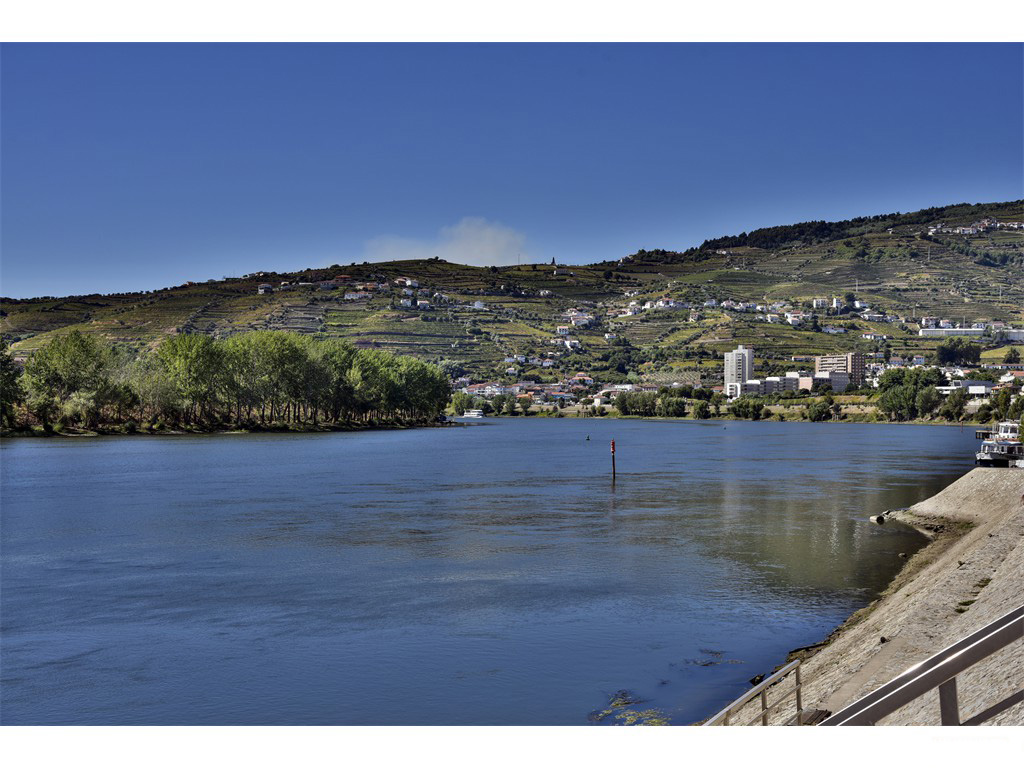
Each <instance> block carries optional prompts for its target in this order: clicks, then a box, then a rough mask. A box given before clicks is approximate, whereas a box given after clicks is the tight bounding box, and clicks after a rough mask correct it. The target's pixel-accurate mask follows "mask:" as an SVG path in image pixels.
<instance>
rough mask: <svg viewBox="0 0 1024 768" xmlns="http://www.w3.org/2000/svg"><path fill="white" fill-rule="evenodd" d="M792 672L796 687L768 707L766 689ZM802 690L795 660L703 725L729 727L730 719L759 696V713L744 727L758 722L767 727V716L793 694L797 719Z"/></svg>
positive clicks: (801, 706)
mask: <svg viewBox="0 0 1024 768" xmlns="http://www.w3.org/2000/svg"><path fill="white" fill-rule="evenodd" d="M794 670H796V687H795V688H794V689H793V690H791V691H788V692H787V693H786V694H784V696H783V698H781V699H779V700H778V701H776V702H775V703H774V704H772V705H771V706H768V689H769V688H770V687H771V686H773V685H774V684H775V683H777V682H778V681H779V680H781V679H782V678H784V677H785V676H786V675H788V674H789V673H790V672H792V671H794ZM802 689H803V685H802V684H801V682H800V660H799V659H797V660H796V661H791V662H790V663H789V664H787V665H786V666H784V667H783V668H782V669H780V670H779V671H778V672H775V673H774V674H772V675H770V676H769V677H766V678H765V679H764V680H762V681H761V682H760V683H758V684H757V685H755V686H754V687H753V688H751V689H750V690H749V691H747V692H746V693H745V694H743V695H742V696H740V697H739V698H738V699H736V700H735V701H734V702H732V703H731V704H729V706H727V707H726V708H725V709H723V710H721V711H720V712H719V713H718V714H716V715H714V716H713V717H711V718H710V719H708V720H707V722H705V723H704V725H730V724H731V723H730V722H729V721H730V719H732V716H733V715H734V714H736V712H737V711H738V710H740V709H741V708H743V707H744V706H746V704H748V703H749V702H751V701H753V699H754V697H756V696H758V695H760V696H761V711H760V712H759V713H758V715H757V716H756V717H755V718H754V719H753V720H751V721H750V722H749V723H745V725H753V724H754V723H756V722H757V721H758V720H760V721H761V724H762V725H768V715H769V714H771V712H772V711H773V710H775V709H776V708H777V707H778V706H779V705H780V704H781V703H782V702H783V701H784V700H785V699H787V698H789V697H790V696H791V695H792V694H793V693H796V711H797V717H798V718H799V715H800V711H801V710H802V709H803V695H802V694H801V690H802Z"/></svg>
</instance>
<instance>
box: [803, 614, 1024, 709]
mask: <svg viewBox="0 0 1024 768" xmlns="http://www.w3.org/2000/svg"><path fill="white" fill-rule="evenodd" d="M1022 639H1024V605H1021V606H1020V607H1019V608H1015V609H1014V610H1012V611H1010V612H1009V613H1007V614H1005V615H1004V616H1001V617H999V618H998V619H996V620H995V621H993V622H991V623H989V624H987V625H986V626H984V627H982V628H981V629H979V630H977V631H976V632H973V633H972V634H970V635H968V636H967V637H965V638H963V639H962V640H959V641H957V642H955V643H953V644H952V645H950V646H949V647H947V648H944V649H943V650H941V651H939V652H938V653H936V654H935V655H934V656H931V657H930V658H928V659H925V660H924V661H922V662H921V663H920V664H915V665H914V666H913V667H911V668H910V669H908V670H906V671H905V672H904V673H903V674H901V675H899V676H898V677H896V678H894V679H893V680H890V681H889V682H888V683H886V684H885V685H883V686H882V687H881V688H879V689H878V690H876V691H874V692H872V693H869V694H868V695H867V696H864V697H863V698H861V699H859V700H857V701H855V702H854V703H853V704H851V705H850V706H848V707H846V708H844V709H842V710H841V711H839V712H836V713H835V714H834V715H832V716H831V717H829V718H827V719H826V720H824V721H822V722H821V725H874V724H875V723H877V722H878V721H879V720H881V719H882V718H883V717H885V716H886V715H889V714H892V713H893V712H895V711H896V710H897V709H899V708H900V707H903V706H905V705H906V704H909V703H910V702H911V701H913V700H914V699H917V698H919V697H920V696H922V695H924V694H925V693H927V692H929V691H931V690H933V689H935V688H938V689H939V711H940V716H941V719H942V724H943V725H979V724H981V723H983V722H985V721H986V720H989V719H990V718H992V717H995V716H996V715H998V714H999V713H1000V712H1004V711H1005V710H1007V709H1009V708H1010V707H1012V706H1014V705H1015V704H1018V703H1020V702H1021V701H1024V688H1022V689H1020V690H1018V691H1016V692H1015V693H1013V694H1011V695H1010V696H1009V697H1007V698H1005V699H1003V700H1002V701H1000V702H999V703H997V704H995V705H993V706H991V707H989V708H988V709H986V710H985V711H984V712H981V713H979V714H977V715H975V716H973V717H971V718H969V719H968V720H966V721H963V722H961V720H960V710H959V705H958V703H957V691H956V676H957V675H958V674H960V673H961V672H963V671H964V670H966V669H968V668H969V667H972V666H973V665H975V664H977V663H978V662H979V661H982V660H983V659H985V658H987V657H989V656H991V655H992V654H993V653H995V652H996V651H998V650H1001V649H1002V648H1005V647H1006V646H1007V645H1009V644H1010V643H1012V642H1014V641H1017V640H1022Z"/></svg>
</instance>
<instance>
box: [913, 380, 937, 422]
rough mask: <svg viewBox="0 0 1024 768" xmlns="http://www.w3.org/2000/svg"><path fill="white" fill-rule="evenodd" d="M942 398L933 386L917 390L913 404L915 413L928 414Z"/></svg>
mask: <svg viewBox="0 0 1024 768" xmlns="http://www.w3.org/2000/svg"><path fill="white" fill-rule="evenodd" d="M941 400H942V396H941V395H939V391H938V390H937V389H936V388H935V387H933V386H932V387H925V388H924V389H921V390H918V392H917V397H916V399H915V406H916V408H917V413H918V415H920V416H930V415H931V414H932V411H934V410H935V409H936V408H937V407H938V406H939V402H940V401H941Z"/></svg>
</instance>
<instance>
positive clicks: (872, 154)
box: [0, 44, 1024, 297]
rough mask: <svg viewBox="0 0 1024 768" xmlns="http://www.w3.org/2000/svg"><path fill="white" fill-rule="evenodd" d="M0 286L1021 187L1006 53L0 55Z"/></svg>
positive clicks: (788, 213)
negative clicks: (0, 121) (0, 66)
mask: <svg viewBox="0 0 1024 768" xmlns="http://www.w3.org/2000/svg"><path fill="white" fill-rule="evenodd" d="M0 57H2V61H0V63H2V73H0V77H2V92H0V93H2V134H0V141H2V145H0V148H2V170H0V173H2V194H3V198H2V202H3V211H2V216H3V221H2V224H3V231H2V238H3V242H2V245H3V253H2V273H0V281H2V282H0V294H2V295H5V296H14V297H25V296H36V295H66V294H81V293H90V292H112V291H123V290H134V289H155V288H161V287H164V286H167V285H173V284H178V283H181V282H184V281H185V280H203V279H207V278H211V277H215V278H219V277H222V276H224V275H237V274H242V273H245V272H250V271H253V270H257V269H278V270H287V269H295V268H300V267H307V266H324V265H329V264H332V263H341V264H347V263H349V262H352V261H363V260H367V259H369V260H375V259H382V258H389V257H396V258H403V257H414V256H419V255H441V256H442V257H447V258H450V259H452V260H461V261H464V262H471V263H492V262H494V263H509V262H512V263H514V262H515V260H516V258H517V257H518V255H519V254H522V256H521V258H522V259H523V261H524V262H525V261H527V260H550V259H551V258H552V257H556V258H557V259H558V260H559V261H560V262H561V261H565V262H570V263H583V262H590V261H599V260H603V259H610V258H618V257H620V256H622V255H625V254H627V253H632V252H633V251H635V250H637V249H638V248H659V247H661V248H672V249H680V250H681V249H684V248H687V247H689V246H691V245H696V244H699V243H700V242H701V241H702V240H704V239H705V238H708V237H715V236H719V235H724V234H732V233H738V232H740V231H743V230H750V229H754V228H756V227H760V226H771V225H775V224H786V223H792V222H796V221H806V220H810V219H842V218H848V217H850V216H857V215H864V214H874V213H885V212H890V211H896V210H899V211H908V210H915V209H918V208H922V207H927V206H931V205H940V204H946V203H954V202H963V201H968V202H987V201H996V200H1009V199H1017V198H1020V197H1022V196H1024V190H1022V184H1024V182H1022V173H1024V171H1022V168H1024V147H1022V143H1024V142H1022V137H1024V95H1022V94H1024V74H1022V73H1024V46H1021V45H1016V44H1002V45H995V44H989V45H940V44H908V45H880V44H878V45H875V44H871V45H849V44H838V45H830V44H821V45H784V44H764V45H760V44H758V45H755V44H738V45H715V44H679V45H647V44H644V45H626V44H611V45H582V44H571V45H534V44H528V45H506V46H501V45H369V44H359V45H246V44H229V45H191V44H189V45H141V44H140V45H65V44H60V45H5V46H3V48H2V50H0Z"/></svg>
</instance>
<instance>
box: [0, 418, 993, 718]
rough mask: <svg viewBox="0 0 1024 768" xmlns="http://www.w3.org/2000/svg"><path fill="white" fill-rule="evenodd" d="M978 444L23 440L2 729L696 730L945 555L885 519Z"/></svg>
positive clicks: (880, 431)
mask: <svg viewBox="0 0 1024 768" xmlns="http://www.w3.org/2000/svg"><path fill="white" fill-rule="evenodd" d="M587 435H590V437H591V440H590V441H587V440H586V439H585V438H586V436H587ZM612 438H614V439H615V440H616V443H617V447H618V482H617V484H616V486H615V487H614V489H613V488H612V486H611V483H610V457H609V450H608V441H609V440H610V439H612ZM974 446H975V440H974V438H973V432H972V431H970V430H968V431H964V432H961V431H960V430H959V429H957V428H946V427H911V426H884V425H846V424H803V423H793V424H791V423H768V422H765V423H739V422H730V423H726V424H724V425H723V424H722V423H721V422H718V423H715V422H708V423H700V422H656V421H651V422H640V421H601V420H577V419H558V420H555V419H518V420H516V419H504V420H484V421H483V422H482V423H479V422H478V423H475V424H473V425H472V426H470V427H466V428H461V429H423V430H411V431H387V432H369V433H349V434H324V435H296V436H291V435H222V436H216V437H159V438H152V437H134V438H103V439H80V440H71V439H67V440H63V439H53V440H41V439H40V440H34V439H16V440H9V441H5V443H4V444H3V446H2V448H0V471H2V476H0V477H2V512H0V515H2V516H0V523H2V525H0V545H2V549H0V556H2V572H0V576H2V582H0V632H2V634H0V721H2V722H3V723H5V724H16V723H22V724H24V723H110V724H127V723H146V724H245V723H267V724H303V723H306V724H314V723H324V724H506V723H508V724H586V723H587V722H588V714H589V713H591V712H592V711H594V710H600V709H602V708H604V706H605V705H606V704H607V702H608V698H609V695H611V694H612V693H614V692H615V691H617V690H620V689H628V690H630V691H632V692H633V693H634V695H635V696H636V697H638V698H640V699H643V700H644V703H643V704H642V705H639V706H642V707H643V708H657V709H660V710H663V711H664V712H665V713H666V714H667V715H668V717H669V718H670V719H671V721H672V722H676V723H687V722H692V721H694V720H697V719H699V718H701V717H703V716H705V715H708V714H710V713H711V712H712V711H714V710H716V709H717V708H718V707H720V706H722V705H724V704H725V703H727V702H728V701H729V700H731V699H732V698H733V697H735V696H736V695H738V694H739V693H741V692H742V691H743V690H745V689H746V687H747V682H746V681H747V680H748V678H750V677H752V676H753V675H755V674H757V673H760V672H764V671H766V670H769V669H770V668H771V667H772V666H774V665H775V664H777V663H779V662H780V661H781V660H782V659H783V658H784V657H785V654H786V652H787V651H788V650H790V649H792V648H795V647H798V646H803V645H808V644H810V643H814V642H816V641H819V640H821V639H822V638H824V637H825V636H826V635H827V634H828V633H829V632H830V631H831V630H832V629H833V628H834V627H835V626H836V625H837V624H839V623H840V622H841V621H842V620H843V619H844V618H846V616H847V615H849V614H850V613H851V612H852V611H853V610H855V609H856V608H858V607H860V606H862V605H864V604H866V603H867V602H868V601H870V600H871V599H872V598H873V597H874V596H875V595H876V594H877V592H878V591H879V590H881V589H882V588H884V587H885V585H886V583H887V582H888V581H889V579H890V578H891V577H892V576H893V574H894V573H895V572H896V571H897V570H898V568H899V566H900V564H901V563H902V560H900V558H899V557H898V553H900V552H910V551H914V550H915V549H916V548H918V547H919V546H920V545H921V543H922V540H921V537H919V536H918V534H916V533H914V532H912V531H909V530H907V529H905V528H901V527H899V526H895V525H889V526H884V527H878V526H874V525H871V524H870V523H869V522H868V521H867V517H868V515H869V514H874V513H877V512H880V511H882V510H884V509H887V508H893V507H902V506H907V505H909V504H912V503H914V502H916V501H919V500H921V499H923V498H926V497H928V496H930V495H931V494H933V493H934V492H936V491H937V490H939V489H940V488H941V487H943V486H944V485H946V484H947V483H948V482H949V481H951V480H953V479H954V478H956V477H958V476H959V475H961V474H963V473H964V472H965V471H967V470H968V469H969V468H970V466H971V463H970V462H971V460H972V458H973V453H972V451H973V449H974Z"/></svg>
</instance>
